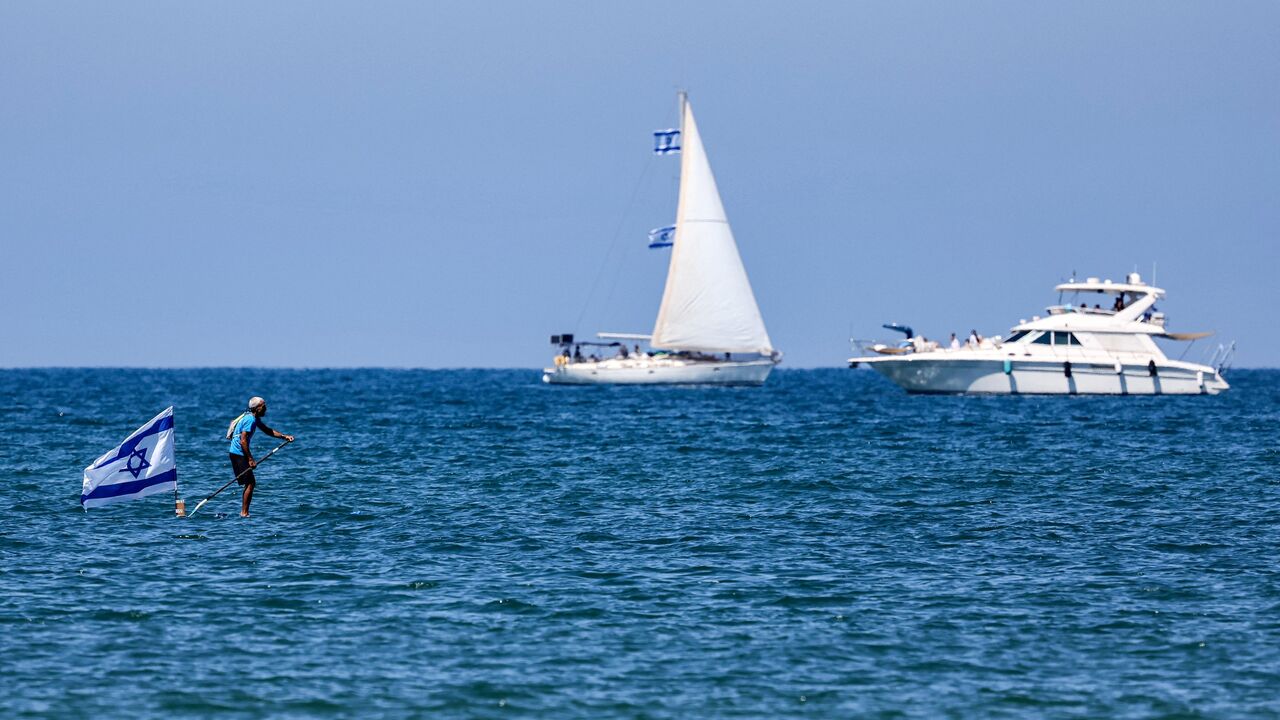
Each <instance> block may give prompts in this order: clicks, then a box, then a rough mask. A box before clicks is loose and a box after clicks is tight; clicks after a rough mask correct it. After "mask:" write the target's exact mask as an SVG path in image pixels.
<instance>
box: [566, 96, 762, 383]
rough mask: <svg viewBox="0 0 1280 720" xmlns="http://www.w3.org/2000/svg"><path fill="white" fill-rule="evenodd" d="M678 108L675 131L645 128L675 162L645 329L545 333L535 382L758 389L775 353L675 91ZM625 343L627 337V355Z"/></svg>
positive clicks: (689, 116)
mask: <svg viewBox="0 0 1280 720" xmlns="http://www.w3.org/2000/svg"><path fill="white" fill-rule="evenodd" d="M679 105H680V129H679V130H678V131H677V130H669V131H665V132H659V133H655V138H656V140H657V146H656V147H655V148H654V152H655V153H658V154H664V155H665V154H674V153H677V152H678V153H680V156H681V158H680V195H679V200H678V202H677V206H676V223H675V226H674V228H663V229H661V230H655V231H654V232H653V233H651V234H650V238H651V240H652V241H653V245H651V246H652V247H666V246H670V247H671V261H670V264H669V265H668V267H667V284H666V289H665V290H664V291H663V293H662V305H661V306H660V307H659V308H658V318H657V320H656V321H655V323H654V327H653V332H652V333H651V334H648V335H643V334H627V333H600V334H599V335H598V336H597V337H598V341H578V340H575V338H574V336H573V335H553V336H551V342H552V344H553V345H556V346H557V347H558V348H559V351H560V354H559V355H557V356H556V358H555V364H554V366H553V367H549V368H546V369H545V370H544V371H543V374H542V381H543V382H547V383H557V384H568V385H594V384H634V385H661V384H714V385H760V384H763V383H764V381H765V379H766V378H768V377H769V373H770V371H772V370H773V366H774V365H776V364H777V363H778V362H779V361H780V359H781V357H782V355H781V353H779V352H777V351H776V350H774V348H773V344H772V343H771V342H770V341H769V333H768V331H766V330H765V327H764V319H763V318H761V317H760V308H759V307H758V306H757V305H756V298H755V295H754V294H753V293H752V292H751V283H750V281H749V280H747V271H746V268H744V267H743V265H742V258H741V257H740V256H739V255H738V246H737V244H736V243H735V242H734V239H733V231H732V230H731V229H730V228H729V220H728V218H727V217H726V216H725V212H724V206H723V205H722V204H721V202H720V192H719V190H717V188H716V180H715V177H714V176H713V175H712V174H711V165H710V163H709V162H708V161H707V153H706V150H705V148H703V145H702V137H701V136H700V135H699V134H698V126H697V123H695V122H694V119H693V110H692V108H691V107H690V106H689V101H688V98H687V97H686V95H685V94H684V93H680V94H679ZM628 341H630V342H632V343H636V344H635V345H634V350H633V351H628V349H627V345H628ZM639 342H645V343H647V345H648V350H647V351H642V350H641V349H640V346H639V344H638V343H639ZM584 348H585V349H586V353H585V354H584V352H583V350H584ZM602 356H608V357H602Z"/></svg>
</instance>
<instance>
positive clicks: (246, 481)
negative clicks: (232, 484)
mask: <svg viewBox="0 0 1280 720" xmlns="http://www.w3.org/2000/svg"><path fill="white" fill-rule="evenodd" d="M227 454H228V455H230V456H231V473H232V477H237V476H238V477H240V479H239V480H237V481H236V482H237V483H239V484H241V485H252V484H254V482H256V481H255V480H254V479H253V471H252V470H249V458H247V457H245V456H243V455H237V454H235V453H227ZM245 470H249V472H244V471H245ZM240 473H244V475H240Z"/></svg>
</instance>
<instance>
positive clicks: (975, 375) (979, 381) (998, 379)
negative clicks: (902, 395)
mask: <svg viewBox="0 0 1280 720" xmlns="http://www.w3.org/2000/svg"><path fill="white" fill-rule="evenodd" d="M864 362H865V359H864ZM867 364H868V365H871V366H872V367H873V368H875V370H876V371H877V372H879V373H880V374H882V375H884V376H885V377H887V378H889V379H890V380H892V381H893V382H895V383H897V384H898V385H899V386H901V387H902V388H903V389H905V390H906V391H907V392H912V393H978V394H995V395H1012V394H1018V395H1202V394H1209V395H1216V394H1218V393H1219V392H1222V391H1223V390H1226V389H1227V388H1228V387H1229V386H1228V385H1227V382H1226V381H1225V380H1223V379H1222V377H1221V376H1220V375H1218V374H1217V373H1216V372H1214V371H1213V369H1212V368H1209V367H1206V366H1203V365H1193V364H1191V363H1172V362H1169V361H1166V362H1165V363H1161V364H1158V365H1157V368H1156V374H1155V375H1154V376H1153V375H1152V374H1151V372H1150V370H1149V369H1148V367H1147V365H1146V364H1145V363H1143V364H1140V365H1122V372H1116V367H1115V365H1114V364H1104V363H1087V362H1074V361H1073V362H1072V363H1071V376H1070V377H1067V375H1066V372H1065V368H1064V366H1063V363H1061V362H1056V361H1051V362H1045V361H1028V360H1023V361H1017V360H1014V361H1012V362H1011V363H1010V365H1009V371H1008V372H1005V362H1004V360H1000V359H990V360H944V359H935V358H930V357H927V356H907V357H903V358H892V359H890V358H886V359H883V360H880V359H878V358H877V359H876V360H873V361H870V362H867Z"/></svg>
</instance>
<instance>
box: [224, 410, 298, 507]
mask: <svg viewBox="0 0 1280 720" xmlns="http://www.w3.org/2000/svg"><path fill="white" fill-rule="evenodd" d="M266 414H267V401H266V400H263V399H262V398H260V397H256V396H255V397H251V398H249V411H248V412H246V413H245V414H243V415H241V416H240V417H238V418H236V419H235V421H234V422H232V423H231V428H230V430H229V431H228V433H227V435H228V436H229V437H230V439H231V448H230V451H231V472H232V473H234V475H235V477H238V478H239V479H238V480H237V481H236V482H237V483H239V484H240V486H241V487H243V488H244V495H243V498H242V499H241V501H240V517H249V503H250V502H252V501H253V488H254V484H255V481H254V478H253V468H255V467H257V466H258V463H256V462H254V459H253V453H251V452H250V451H249V442H250V441H252V440H253V434H254V432H256V431H258V430H262V432H264V433H266V434H268V435H270V436H271V437H273V438H279V439H281V440H284V441H285V442H293V436H292V435H285V434H284V433H281V432H277V431H275V430H272V429H271V428H269V427H267V426H266V424H264V423H263V422H262V416H263V415H266Z"/></svg>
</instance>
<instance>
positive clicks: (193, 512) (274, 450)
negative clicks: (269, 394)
mask: <svg viewBox="0 0 1280 720" xmlns="http://www.w3.org/2000/svg"><path fill="white" fill-rule="evenodd" d="M291 442H293V441H292V440H285V441H284V442H282V443H280V444H279V445H277V446H275V447H274V448H272V449H271V452H269V453H267V454H266V455H263V456H262V459H261V460H259V461H257V462H256V463H254V467H257V466H258V465H261V464H262V463H264V462H266V461H267V458H269V457H271V456H272V455H275V454H276V450H279V449H280V448H282V447H284V446H285V445H288V444H289V443H291ZM252 469H253V468H245V469H244V471H243V472H241V473H240V474H238V475H236V476H235V477H233V478H231V479H230V480H228V481H227V484H226V485H223V486H222V487H220V488H218V489H217V490H215V491H214V493H213V494H212V495H210V496H209V497H207V498H205V499H203V500H201V501H200V504H199V505H196V509H195V510H192V511H191V513H190V514H189V515H187V517H191V516H192V515H195V514H196V513H198V512H200V508H202V507H204V504H205V503H207V502H209V501H210V500H212V499H214V498H215V497H217V496H218V493H220V492H222V491H223V490H226V489H227V488H229V487H231V483H233V482H235V481H237V480H239V479H240V478H241V477H242V476H243V475H244V474H245V473H247V472H249V471H250V470H252Z"/></svg>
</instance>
